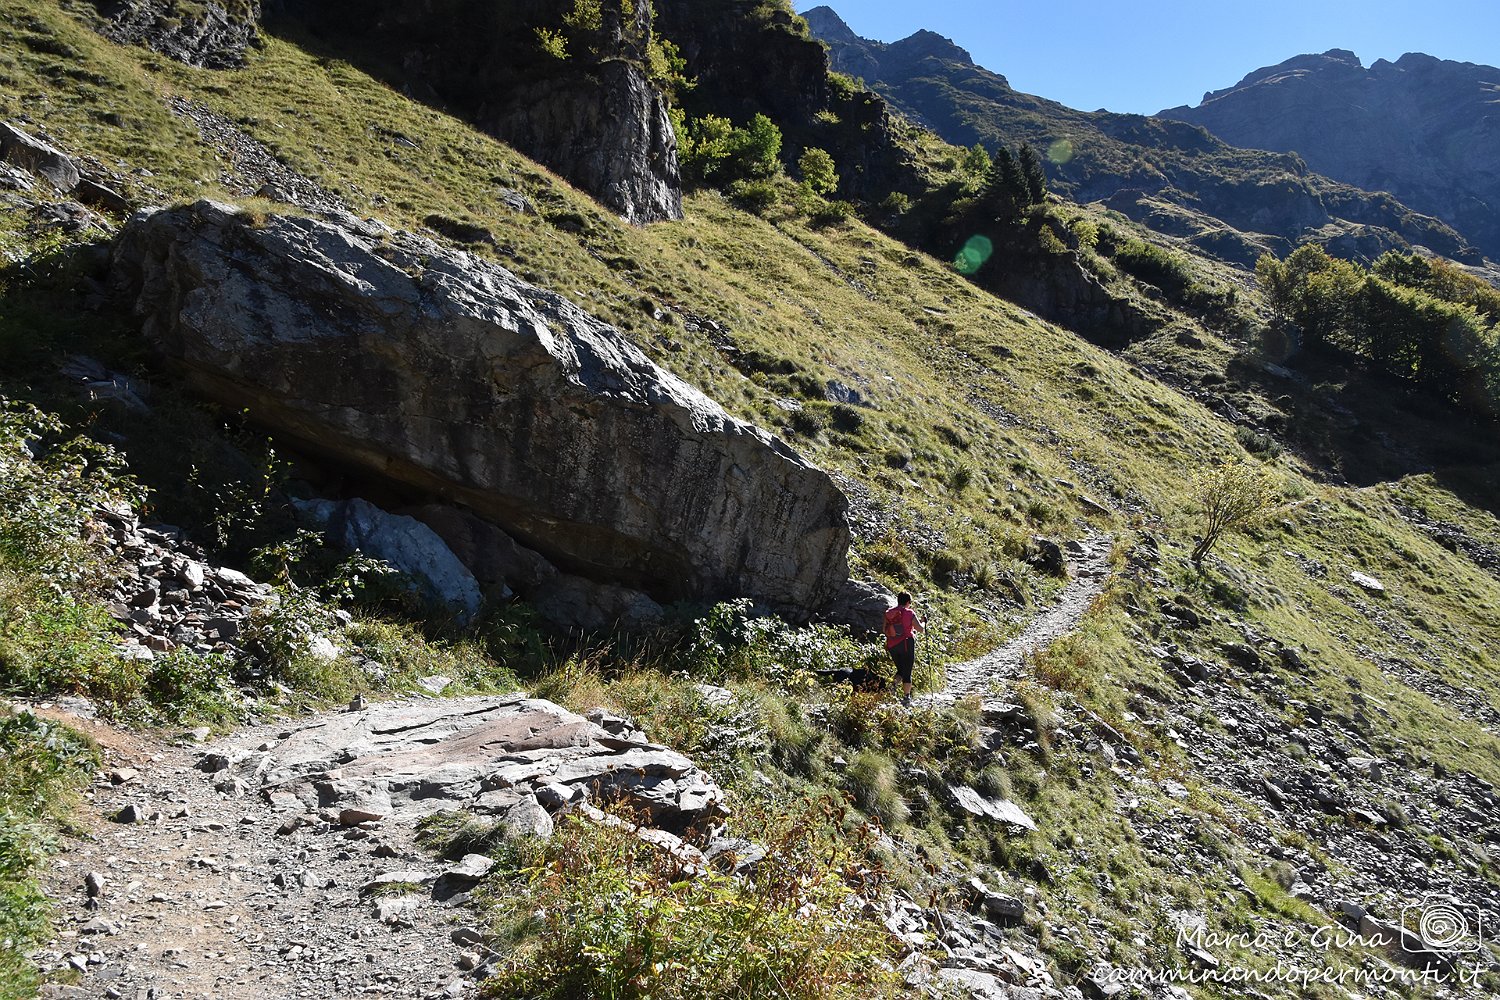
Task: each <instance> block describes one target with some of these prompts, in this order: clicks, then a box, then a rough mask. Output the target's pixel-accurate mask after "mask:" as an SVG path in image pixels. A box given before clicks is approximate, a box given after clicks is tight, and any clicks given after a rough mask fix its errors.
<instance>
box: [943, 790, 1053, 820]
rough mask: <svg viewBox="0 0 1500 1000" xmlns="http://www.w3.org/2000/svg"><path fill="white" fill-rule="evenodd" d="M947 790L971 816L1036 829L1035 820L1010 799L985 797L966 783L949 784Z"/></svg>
mask: <svg viewBox="0 0 1500 1000" xmlns="http://www.w3.org/2000/svg"><path fill="white" fill-rule="evenodd" d="M948 791H949V792H950V793H952V795H953V801H954V802H955V803H956V804H957V805H958V807H959V808H960V809H962V810H963V811H964V812H966V813H969V814H970V815H971V816H983V817H985V818H987V819H992V820H995V821H996V822H997V823H1007V824H1009V825H1011V826H1015V827H1020V828H1021V829H1023V830H1035V829H1036V821H1035V820H1033V819H1032V818H1031V817H1030V816H1028V815H1026V812H1025V810H1023V809H1022V808H1021V807H1020V806H1018V805H1016V804H1015V803H1014V802H1012V801H1010V799H990V798H985V797H984V796H983V795H980V794H979V793H978V792H976V791H975V790H974V789H972V788H970V787H969V786H968V785H949V786H948Z"/></svg>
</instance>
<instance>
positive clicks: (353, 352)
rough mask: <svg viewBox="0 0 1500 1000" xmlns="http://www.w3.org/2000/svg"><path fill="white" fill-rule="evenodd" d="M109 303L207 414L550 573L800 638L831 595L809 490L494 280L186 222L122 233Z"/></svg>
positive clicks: (293, 238)
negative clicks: (272, 436) (468, 524)
mask: <svg viewBox="0 0 1500 1000" xmlns="http://www.w3.org/2000/svg"><path fill="white" fill-rule="evenodd" d="M111 284H112V286H113V288H114V290H115V291H116V293H117V294H118V295H119V296H120V297H121V298H122V299H123V301H124V302H126V303H127V304H128V306H129V308H130V309H131V311H132V312H133V314H134V315H135V316H136V317H137V319H138V320H139V321H140V323H141V324H142V327H143V330H144V332H145V334H146V336H147V337H148V338H149V339H150V340H151V341H152V342H153V343H154V344H155V345H156V346H157V347H158V348H159V349H160V350H161V351H162V352H164V353H165V354H166V355H167V356H168V357H169V358H171V359H173V360H175V361H176V362H178V363H180V364H181V365H182V366H183V367H184V369H185V371H186V373H187V375H188V377H189V379H190V380H191V381H193V382H195V383H196V384H197V385H198V386H199V387H200V388H201V389H202V390H204V391H205V393H206V394H208V395H210V396H212V397H213V398H215V399H217V400H220V401H222V402H223V403H225V404H226V405H229V406H233V407H244V408H247V409H248V410H249V412H250V414H251V416H252V417H253V418H254V419H255V420H257V421H259V422H260V423H262V424H264V425H265V426H268V427H270V428H272V429H273V430H275V431H276V432H278V433H279V434H280V435H282V436H284V437H286V438H288V439H290V440H293V441H296V442H297V443H298V444H299V445H300V446H301V447H302V448H304V449H307V450H312V451H316V452H320V453H323V454H326V455H328V456H330V457H332V458H335V459H337V460H339V461H342V462H345V463H349V464H351V465H353V466H355V467H357V468H359V469H362V470H363V471H364V472H366V473H368V474H373V475H376V476H379V477H382V478H384V479H385V480H387V481H389V482H392V483H395V484H400V485H402V486H404V487H406V488H407V489H409V490H412V491H415V492H417V493H419V494H423V495H426V496H430V497H435V498H441V499H442V500H445V501H449V502H453V503H458V504H462V505H463V506H465V507H467V508H468V509H469V510H471V511H473V512H474V513H475V514H477V515H478V516H479V517H481V518H484V519H485V520H487V521H489V522H490V523H493V524H495V525H498V526H499V527H500V528H502V529H504V531H505V532H507V533H509V534H510V535H511V536H513V537H514V538H515V539H516V540H518V541H520V542H521V543H522V544H524V545H526V546H528V547H529V548H531V549H534V550H535V551H537V552H540V553H541V554H543V555H545V556H546V557H547V558H548V559H550V560H551V561H552V562H553V563H554V564H556V566H557V567H558V568H560V569H562V570H564V571H565V572H567V573H570V574H576V575H577V576H579V577H582V578H588V579H591V580H594V581H599V582H604V583H609V584H622V585H625V586H628V587H634V588H638V589H640V590H644V591H646V592H647V593H649V594H650V595H651V596H652V597H654V598H655V599H656V600H658V601H661V602H666V601H671V600H678V599H714V598H722V597H729V596H747V597H751V598H755V599H758V600H761V601H764V602H765V603H767V604H769V605H772V606H774V607H777V608H779V609H783V610H786V611H788V612H791V613H795V614H801V615H806V614H810V613H812V612H814V611H816V610H817V609H819V608H820V607H822V606H824V605H826V604H827V603H828V602H829V601H830V600H832V599H833V598H834V597H835V595H836V594H837V593H838V591H839V588H840V587H841V586H842V585H843V584H844V582H845V581H846V580H847V577H848V567H847V564H846V559H845V557H846V554H847V550H848V546H849V529H848V526H847V523H846V519H845V509H846V501H845V499H844V496H843V494H842V493H841V492H840V491H839V490H838V488H837V487H836V486H834V484H833V482H832V481H831V480H830V479H829V478H828V476H827V475H825V474H824V473H823V472H821V471H819V470H818V469H816V468H814V467H812V466H811V465H809V464H808V463H807V462H805V461H803V459H801V458H800V457H799V456H798V455H797V454H795V453H794V452H793V451H791V449H789V448H788V447H787V446H786V445H785V444H783V443H782V442H780V441H778V440H776V439H775V438H772V437H771V436H770V435H769V434H767V433H766V432H764V431H762V430H760V429H759V428H756V427H753V426H751V425H749V424H745V423H743V422H741V421H738V420H735V419H734V418H732V417H730V416H729V415H728V414H726V413H725V412H724V411H723V410H722V409H721V408H720V407H719V406H718V405H717V404H715V403H713V402H712V401H711V400H709V399H708V398H707V397H705V396H704V395H703V394H702V393H700V392H698V391H697V390H696V389H694V388H692V387H691V386H689V385H687V384H686V383H684V382H683V381H682V380H680V379H678V378H676V377H675V376H673V375H671V374H670V373H668V372H666V371H663V370H662V369H660V368H658V367H657V366H656V365H654V364H653V363H652V362H651V361H650V360H649V359H647V358H646V357H645V355H643V354H642V353H641V352H640V351H639V350H638V349H637V348H635V347H634V346H633V345H631V344H630V343H629V342H628V341H627V340H626V339H625V338H624V337H623V336H622V335H621V334H620V333H619V332H618V331H617V330H615V329H614V328H613V327H609V326H606V325H605V324H603V323H601V322H599V321H598V320H596V319H594V318H592V317H590V316H589V315H587V314H586V313H584V312H583V311H582V310H581V309H579V308H578V307H577V306H575V305H573V304H572V303H571V302H568V301H567V300H565V299H563V298H561V297H560V296H557V295H555V294H552V293H549V292H545V291H543V290H541V289H539V288H536V287H534V286H532V285H529V284H527V283H526V282H524V281H521V280H520V279H519V278H517V277H516V276H515V275H513V274H511V273H510V272H509V271H507V270H506V269H505V268H503V267H501V266H499V265H498V264H494V263H490V262H487V261H484V260H481V259H478V258H475V257H472V256H470V255H468V254H464V253H461V252H458V251H454V250H449V249H447V248H445V247H442V246H439V245H438V244H435V243H432V242H430V241H428V240H424V239H422V238H420V237H416V236H412V235H409V234H402V233H394V232H391V231H390V230H386V229H384V228H383V227H377V226H374V225H361V224H359V223H357V222H355V221H354V220H351V219H348V218H344V219H342V220H337V221H320V220H314V219H306V218H295V217H271V218H268V219H265V220H263V221H255V220H252V219H251V218H249V217H247V216H243V215H239V214H237V213H236V212H235V210H233V209H232V208H228V207H225V206H220V205H216V204H214V203H210V202H200V203H198V204H197V205H194V206H191V207H189V208H182V209H175V210H170V211H168V210H161V211H155V212H150V213H143V214H142V215H140V216H137V217H136V218H135V219H133V220H132V221H131V223H130V224H129V225H128V226H127V227H126V228H125V230H124V231H123V232H122V234H121V236H120V238H119V239H118V241H117V243H116V246H115V249H114V252H113V263H112V269H111ZM471 568H472V569H475V570H476V575H480V576H481V578H483V572H484V567H471ZM503 575H505V576H507V577H512V576H515V577H516V578H517V579H518V578H519V577H518V576H517V575H515V574H512V573H511V572H510V571H508V570H507V571H506V573H505V574H503Z"/></svg>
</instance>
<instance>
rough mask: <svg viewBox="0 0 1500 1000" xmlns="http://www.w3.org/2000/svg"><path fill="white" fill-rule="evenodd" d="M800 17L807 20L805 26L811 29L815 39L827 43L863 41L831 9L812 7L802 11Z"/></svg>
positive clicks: (836, 12)
mask: <svg viewBox="0 0 1500 1000" xmlns="http://www.w3.org/2000/svg"><path fill="white" fill-rule="evenodd" d="M802 16H803V18H805V19H806V20H807V26H808V27H809V28H811V29H812V33H813V37H815V38H821V39H823V41H825V42H829V43H832V42H862V41H864V39H862V38H860V37H859V36H858V35H856V34H855V33H854V29H853V28H851V27H849V25H848V23H847V22H845V21H844V19H843V18H842V17H839V15H838V11H836V10H834V9H833V8H832V7H826V6H825V7H814V8H813V9H812V10H807V11H803V12H802Z"/></svg>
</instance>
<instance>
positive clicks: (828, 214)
mask: <svg viewBox="0 0 1500 1000" xmlns="http://www.w3.org/2000/svg"><path fill="white" fill-rule="evenodd" d="M853 216H854V206H853V205H852V204H850V203H849V202H847V201H825V202H823V203H822V204H821V205H819V206H818V207H817V208H816V209H814V210H813V213H812V218H811V219H810V220H809V221H810V222H811V223H812V224H813V226H815V227H817V228H819V229H825V228H828V227H830V226H841V225H843V224H844V223H846V222H848V221H849V220H850V219H851V218H853Z"/></svg>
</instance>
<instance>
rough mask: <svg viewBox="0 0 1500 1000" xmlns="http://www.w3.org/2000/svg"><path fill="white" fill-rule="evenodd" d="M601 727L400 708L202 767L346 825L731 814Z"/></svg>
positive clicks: (674, 763)
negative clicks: (585, 813)
mask: <svg viewBox="0 0 1500 1000" xmlns="http://www.w3.org/2000/svg"><path fill="white" fill-rule="evenodd" d="M599 719H600V720H601V722H593V721H590V720H589V719H586V718H584V717H583V716H579V715H574V714H573V713H572V712H569V711H567V710H566V709H564V708H560V707H558V706H557V705H554V704H553V703H551V702H549V701H541V700H538V699H532V698H527V697H526V696H525V695H509V696H504V697H472V698H456V699H447V700H424V701H415V702H406V703H401V702H396V703H390V704H385V705H379V706H372V707H370V708H367V709H364V710H360V711H350V712H345V713H343V714H339V715H332V716H322V717H319V718H316V719H313V720H311V721H309V722H306V723H304V724H302V725H301V726H299V727H297V728H294V729H291V730H290V731H289V732H287V733H286V734H285V735H284V736H283V737H282V738H281V739H280V740H279V741H278V742H275V743H273V744H271V745H270V746H269V747H267V748H265V749H263V750H260V751H242V752H239V753H235V754H223V753H218V754H209V755H208V756H207V757H205V758H204V761H203V763H202V765H201V767H202V768H203V769H204V770H207V771H210V772H212V773H216V774H219V775H221V776H222V777H221V779H220V780H221V781H228V780H232V779H234V778H238V779H239V780H240V781H241V782H243V783H244V785H245V786H246V787H247V788H248V789H249V790H252V791H258V792H260V794H262V795H263V796H264V797H265V798H266V799H267V801H268V802H269V803H270V804H271V805H272V806H273V807H274V808H277V809H279V810H283V811H285V810H292V811H306V812H309V813H316V812H319V811H322V812H323V813H324V814H325V815H327V816H329V817H330V818H331V819H333V820H334V821H337V822H341V823H343V824H344V825H346V826H352V825H356V824H359V823H364V822H371V821H380V820H390V821H395V822H404V823H412V822H415V821H416V820H417V819H420V818H421V817H423V816H427V815H430V814H432V813H435V812H440V811H443V810H454V809H462V810H465V811H467V812H472V813H476V814H480V815H489V816H498V817H501V818H505V819H507V820H508V819H510V818H511V817H512V816H514V819H515V820H516V821H517V822H524V823H526V824H527V825H528V826H529V827H530V828H531V829H533V830H534V829H536V828H537V827H538V826H540V825H546V826H547V827H549V828H550V824H543V820H544V819H545V813H543V809H547V810H550V811H556V810H558V809H560V808H563V807H566V806H574V805H581V804H583V803H585V802H592V803H609V802H615V801H624V802H625V803H627V804H628V805H629V806H631V807H633V808H635V809H637V810H640V811H641V812H642V813H644V814H645V815H646V816H647V817H649V821H650V823H651V825H653V826H656V827H660V828H662V829H668V830H676V831H681V830H684V829H686V828H688V827H690V826H694V825H697V824H700V823H702V822H703V821H705V820H711V819H713V818H715V817H716V816H718V815H719V814H720V813H721V812H722V810H723V801H724V793H723V791H722V790H721V789H720V788H719V786H718V785H716V784H715V783H714V781H713V779H712V778H710V777H709V776H708V775H707V774H705V773H704V772H703V771H701V770H699V769H698V768H697V767H696V766H694V764H693V763H692V761H690V760H688V759H687V758H686V757H684V756H682V755H681V754H679V753H677V752H676V751H673V750H669V749H667V748H666V747H664V746H659V745H657V744H655V743H651V742H650V741H648V740H647V739H645V737H643V736H642V735H640V733H639V732H637V731H635V730H634V729H633V728H631V727H629V726H625V727H620V726H619V725H616V726H615V727H614V728H616V729H619V730H620V732H619V733H615V732H611V731H610V728H608V727H609V726H610V722H611V720H612V717H608V716H605V715H604V714H603V713H600V714H599ZM613 721H615V722H616V723H618V722H621V721H623V720H613ZM601 723H602V724H601ZM539 814H540V815H539Z"/></svg>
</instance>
